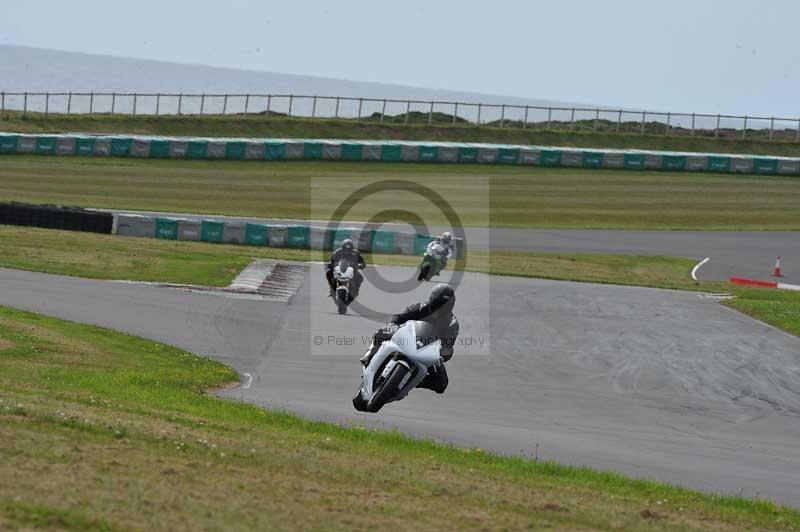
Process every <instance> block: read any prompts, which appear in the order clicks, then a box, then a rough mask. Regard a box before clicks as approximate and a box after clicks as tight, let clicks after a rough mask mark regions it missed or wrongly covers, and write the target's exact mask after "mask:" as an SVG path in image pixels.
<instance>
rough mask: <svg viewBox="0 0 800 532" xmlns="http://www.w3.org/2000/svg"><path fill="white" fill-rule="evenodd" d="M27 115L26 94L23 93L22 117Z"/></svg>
mask: <svg viewBox="0 0 800 532" xmlns="http://www.w3.org/2000/svg"><path fill="white" fill-rule="evenodd" d="M27 114H28V93H27V92H26V93H25V100H24V102H23V104H22V116H26V115H27Z"/></svg>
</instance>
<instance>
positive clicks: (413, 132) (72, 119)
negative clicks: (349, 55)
mask: <svg viewBox="0 0 800 532" xmlns="http://www.w3.org/2000/svg"><path fill="white" fill-rule="evenodd" d="M420 118H422V119H423V120H425V121H427V113H423V115H422V116H421V117H420ZM436 118H442V119H443V121H444V122H445V123H440V124H434V125H432V126H428V125H427V124H419V123H416V124H413V123H412V124H409V125H403V124H390V123H384V124H380V123H375V121H360V122H359V121H355V120H313V121H312V120H307V119H301V118H281V117H270V118H266V117H264V116H248V117H244V116H229V117H219V116H217V117H212V116H205V117H199V116H183V117H176V116H171V117H154V116H136V117H134V116H108V115H94V116H88V115H73V116H65V115H50V116H49V117H48V118H45V117H44V116H43V115H41V114H30V115H29V116H27V117H25V118H23V117H22V115H21V114H19V113H7V114H6V115H3V116H2V119H0V130H2V131H16V132H24V133H65V132H81V131H83V132H91V133H96V132H103V133H130V134H134V133H135V134H154V135H175V136H200V137H272V138H335V139H363V140H383V139H396V140H439V141H458V142H494V143H501V144H533V145H541V146H576V147H586V148H639V149H648V150H670V151H699V152H725V153H755V154H763V155H786V156H789V155H800V143H795V142H785V141H774V142H770V141H768V140H766V139H763V138H761V139H756V138H755V137H756V132H754V131H751V132H748V135H749V136H750V137H751V138H748V139H745V140H742V139H730V138H709V137H700V136H697V137H691V136H687V135H685V134H684V135H683V136H680V137H666V136H664V134H663V126H659V129H660V131H659V132H658V133H656V131H655V130H653V133H654V134H648V135H644V136H642V135H639V134H638V132H636V133H615V132H614V131H609V130H608V129H609V126H610V127H612V128H613V127H616V124H607V123H605V122H602V121H601V124H600V125H601V126H603V129H605V131H598V132H593V131H542V130H541V129H538V130H534V129H521V128H518V127H506V128H500V127H497V126H496V125H495V126H484V127H480V128H477V127H475V126H472V125H464V124H459V125H458V126H457V127H452V126H451V125H450V122H451V119H448V117H436ZM586 125H587V126H593V121H591V122H590V123H587V124H586ZM651 125H654V124H651ZM636 129H637V130H638V127H637V128H636ZM684 133H685V132H684Z"/></svg>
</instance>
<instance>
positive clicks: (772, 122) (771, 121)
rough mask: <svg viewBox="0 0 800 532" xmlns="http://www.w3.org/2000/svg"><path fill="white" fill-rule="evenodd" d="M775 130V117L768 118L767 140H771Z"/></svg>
mask: <svg viewBox="0 0 800 532" xmlns="http://www.w3.org/2000/svg"><path fill="white" fill-rule="evenodd" d="M774 131H775V117H774V116H773V117H772V118H770V119H769V140H772V133H773V132H774Z"/></svg>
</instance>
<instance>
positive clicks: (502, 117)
mask: <svg viewBox="0 0 800 532" xmlns="http://www.w3.org/2000/svg"><path fill="white" fill-rule="evenodd" d="M505 123H506V105H505V104H503V105H502V107H501V108H500V127H504V126H505Z"/></svg>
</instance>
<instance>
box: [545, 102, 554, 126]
mask: <svg viewBox="0 0 800 532" xmlns="http://www.w3.org/2000/svg"><path fill="white" fill-rule="evenodd" d="M552 121H553V108H552V107H548V108H547V122H545V124H544V130H545V131H548V130H549V129H550V122H552Z"/></svg>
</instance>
